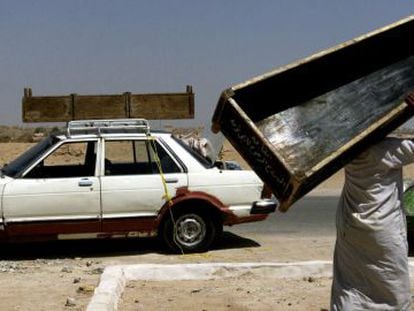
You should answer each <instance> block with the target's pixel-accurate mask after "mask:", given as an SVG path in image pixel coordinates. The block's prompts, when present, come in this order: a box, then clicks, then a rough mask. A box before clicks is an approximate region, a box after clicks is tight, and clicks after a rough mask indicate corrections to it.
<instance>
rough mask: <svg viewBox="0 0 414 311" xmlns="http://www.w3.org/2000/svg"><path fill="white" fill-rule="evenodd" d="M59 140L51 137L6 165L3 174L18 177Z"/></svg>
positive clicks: (2, 170)
mask: <svg viewBox="0 0 414 311" xmlns="http://www.w3.org/2000/svg"><path fill="white" fill-rule="evenodd" d="M58 140H59V139H58V138H57V137H56V136H49V137H47V138H45V139H44V140H42V141H41V142H40V143H38V144H37V145H35V146H33V147H32V148H30V149H29V150H27V151H26V152H24V153H23V154H21V155H20V156H19V157H17V158H16V159H15V160H13V161H12V162H10V163H9V164H7V165H5V166H4V167H3V168H2V169H1V172H2V174H4V175H6V176H9V177H18V176H20V174H21V173H23V171H24V170H25V169H26V168H27V167H28V166H29V165H30V164H31V163H33V161H34V160H35V159H37V158H38V157H39V156H40V155H42V154H43V153H44V152H45V151H46V150H47V149H49V148H50V147H51V146H53V145H54V144H55V143H56V142H57V141H58Z"/></svg>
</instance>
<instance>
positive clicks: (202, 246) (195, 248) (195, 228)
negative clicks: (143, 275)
mask: <svg viewBox="0 0 414 311" xmlns="http://www.w3.org/2000/svg"><path fill="white" fill-rule="evenodd" d="M173 219H174V220H173ZM220 228H222V225H221V224H219V223H218V222H217V221H214V218H213V217H211V216H209V215H208V214H207V213H203V212H200V211H194V210H184V211H179V210H178V211H177V210H176V211H174V210H171V211H170V213H167V214H166V219H165V221H164V222H163V225H162V228H161V237H162V240H163V242H164V243H165V244H166V246H167V247H168V248H169V249H170V250H172V251H173V252H174V253H184V254H186V253H199V252H205V251H207V250H208V249H209V248H210V246H211V245H212V244H213V242H214V241H215V240H216V237H217V236H218V235H219V234H220V232H221V231H222V229H220Z"/></svg>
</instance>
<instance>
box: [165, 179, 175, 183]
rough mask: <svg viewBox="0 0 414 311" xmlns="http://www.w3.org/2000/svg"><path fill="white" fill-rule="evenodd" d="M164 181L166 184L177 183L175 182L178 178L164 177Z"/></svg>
mask: <svg viewBox="0 0 414 311" xmlns="http://www.w3.org/2000/svg"><path fill="white" fill-rule="evenodd" d="M165 182H166V183H167V184H175V183H177V182H178V178H166V179H165Z"/></svg>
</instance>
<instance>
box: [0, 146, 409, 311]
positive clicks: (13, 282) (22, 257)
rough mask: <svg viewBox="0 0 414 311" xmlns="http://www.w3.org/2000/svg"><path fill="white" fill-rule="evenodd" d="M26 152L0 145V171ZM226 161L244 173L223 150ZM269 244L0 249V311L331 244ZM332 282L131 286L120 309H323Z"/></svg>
mask: <svg viewBox="0 0 414 311" xmlns="http://www.w3.org/2000/svg"><path fill="white" fill-rule="evenodd" d="M30 146H31V144H26V143H7V144H5V143H3V144H1V143H0V165H1V164H3V163H7V162H9V161H10V160H12V159H13V158H15V157H16V156H17V155H18V154H21V153H22V152H23V151H24V150H25V149H27V148H28V147H30ZM224 157H225V159H230V160H236V161H239V162H240V163H242V165H243V166H244V167H247V165H246V164H245V162H244V161H243V160H242V159H241V158H240V156H239V155H238V154H237V153H235V152H234V150H232V148H231V147H230V146H229V145H226V147H225V151H224ZM405 174H406V177H410V178H412V177H414V166H411V167H408V169H407V170H406V173H405ZM342 182H343V172H342V171H340V172H339V173H338V174H336V175H334V176H333V177H331V178H330V179H329V180H327V181H325V182H324V183H323V184H322V185H320V186H319V187H318V191H319V192H320V193H323V191H327V192H329V191H330V190H335V191H337V190H338V189H340V187H341V185H342ZM252 238H253V239H254V237H252ZM273 242H274V243H278V245H280V247H277V248H275V249H269V248H268V247H266V246H260V247H259V246H256V245H251V244H254V242H252V241H241V240H240V238H237V237H234V236H232V235H231V234H227V235H225V237H224V242H223V243H224V244H225V245H224V246H223V247H221V246H220V245H219V246H218V247H217V248H216V249H214V250H212V251H210V252H208V253H206V254H196V255H166V254H163V253H160V252H159V250H158V247H159V245H157V244H156V242H154V241H153V240H144V241H119V242H118V241H110V242H106V241H96V242H95V241H92V242H91V241H89V242H88V241H74V242H59V243H56V242H55V243H40V244H29V245H26V244H24V245H13V246H10V245H2V246H1V247H2V249H3V251H2V255H1V257H0V292H1V294H0V310H6V311H7V310H84V309H85V307H86V306H87V304H88V302H89V299H90V298H91V296H92V294H93V290H94V288H95V286H97V284H98V283H99V276H100V273H101V272H102V270H103V268H104V267H105V266H107V265H110V264H123V263H125V264H131V263H133V264H137V263H140V262H142V263H190V262H191V263H197V262H211V261H214V262H249V261H262V262H266V261H268V262H272V261H275V258H277V261H298V260H312V259H325V260H329V259H331V257H332V249H333V240H332V238H326V237H323V236H322V237H318V238H317V239H315V238H311V237H298V236H292V235H290V234H289V233H286V234H281V235H280V236H277V237H276V238H274V237H273ZM226 243H227V244H226ZM238 243H239V244H238ZM293 245H294V247H292V246H293ZM330 283H331V280H330V279H329V278H320V279H319V278H316V279H315V278H304V279H300V280H288V279H282V280H281V279H271V278H269V279H263V278H257V277H255V276H253V275H244V276H242V277H239V278H231V279H222V280H212V281H180V282H177V281H174V283H171V282H130V283H128V284H127V287H126V290H125V293H124V295H123V297H122V301H121V302H120V308H119V310H185V309H187V310H328V309H329V290H330ZM71 302H73V305H71Z"/></svg>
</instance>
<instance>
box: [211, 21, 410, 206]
mask: <svg viewBox="0 0 414 311" xmlns="http://www.w3.org/2000/svg"><path fill="white" fill-rule="evenodd" d="M412 38H414V17H409V18H406V19H404V20H401V21H399V22H397V23H394V24H392V25H389V26H387V27H384V28H381V29H379V30H377V31H374V32H371V33H369V34H367V35H364V36H361V37H358V38H356V39H353V40H350V41H348V42H345V43H343V44H340V45H338V46H336V47H333V48H330V49H328V50H326V51H323V52H321V53H317V54H315V55H313V56H310V57H308V58H305V59H303V60H300V61H298V62H295V63H292V64H290V65H287V66H285V67H282V68H279V69H277V70H274V71H271V72H269V73H266V74H264V75H262V76H259V77H256V78H254V79H251V80H249V81H246V82H245V83H242V84H239V85H236V86H233V87H231V88H230V89H228V90H225V91H224V92H223V93H222V95H221V97H220V100H219V102H218V105H217V107H216V110H215V113H214V116H213V127H212V128H213V131H214V132H218V131H222V132H223V134H224V135H225V136H226V137H227V138H228V139H229V141H230V142H231V143H232V144H233V145H234V146H235V148H236V149H237V150H238V151H239V153H240V154H241V155H242V156H243V157H244V159H245V160H246V161H247V162H248V163H249V165H251V167H252V168H253V169H254V170H255V171H256V173H257V174H258V175H259V176H260V177H261V178H262V180H263V181H264V182H265V183H267V184H268V185H269V186H270V187H271V189H272V191H273V193H274V194H275V196H276V197H277V198H278V200H279V201H280V207H279V209H280V210H281V211H286V210H287V209H288V208H289V207H290V206H291V205H292V204H293V203H294V202H295V201H296V200H298V199H299V198H301V197H302V196H304V195H305V194H306V193H308V192H309V191H310V190H312V189H313V188H314V187H316V186H317V185H318V184H320V183H321V182H322V181H323V180H325V179H326V178H328V177H329V176H331V175H332V174H334V173H335V172H336V171H338V170H339V169H340V168H341V167H343V166H344V165H345V164H346V163H347V162H348V161H350V160H352V158H353V157H355V156H356V155H357V154H358V153H359V152H361V151H362V150H363V149H364V148H366V147H367V146H369V144H372V143H373V142H375V141H378V140H380V139H381V138H383V137H384V136H385V135H387V134H388V133H389V132H391V131H392V130H394V129H395V128H397V127H398V126H399V125H401V124H402V123H403V122H405V121H406V120H408V119H409V118H410V117H411V116H412V115H413V109H412V108H411V107H409V106H408V105H407V104H406V103H405V102H404V97H405V95H406V93H407V91H408V90H412V89H414V40H413V39H412Z"/></svg>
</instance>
